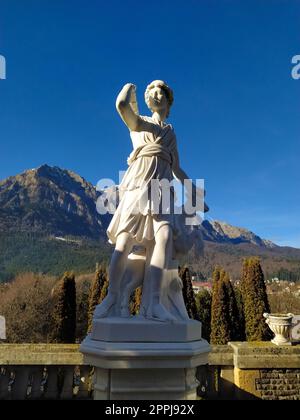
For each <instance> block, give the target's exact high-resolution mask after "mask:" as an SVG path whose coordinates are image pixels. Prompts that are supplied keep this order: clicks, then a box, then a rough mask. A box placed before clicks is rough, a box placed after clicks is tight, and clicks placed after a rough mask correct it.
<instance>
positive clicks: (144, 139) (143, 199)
mask: <svg viewBox="0 0 300 420" xmlns="http://www.w3.org/2000/svg"><path fill="white" fill-rule="evenodd" d="M145 100H146V104H147V106H148V108H149V109H150V110H151V112H152V117H146V116H140V115H139V113H138V105H137V100H136V87H135V85H133V84H131V83H128V84H126V85H125V86H124V87H123V89H122V90H121V92H120V93H119V95H118V98H117V101H116V107H117V110H118V112H119V114H120V116H121V118H122V120H123V121H124V123H125V124H126V126H127V127H128V128H129V131H130V136H131V140H132V143H133V152H132V153H131V155H130V156H129V158H128V165H129V167H128V169H127V171H126V173H125V176H124V178H123V180H122V182H121V184H120V185H119V199H120V200H119V205H118V207H117V210H116V212H115V214H114V216H113V218H112V221H111V223H110V225H109V227H108V230H107V234H108V238H109V240H110V242H111V243H113V244H115V250H114V253H113V256H112V259H111V263H110V269H109V289H108V294H107V297H106V298H105V299H104V301H103V302H102V303H101V304H100V305H98V306H97V307H96V310H95V313H94V319H98V318H104V317H110V316H122V317H128V316H129V309H128V301H129V297H130V294H131V293H132V291H133V290H134V289H135V288H136V287H138V286H140V285H142V287H143V292H142V305H141V310H140V315H141V316H144V317H145V318H148V319H152V320H157V321H162V322H171V321H175V320H176V319H186V318H187V313H186V310H185V307H184V302H183V298H182V283H181V280H180V279H179V278H178V274H177V263H176V256H177V255H178V253H186V252H187V251H188V250H189V249H190V248H191V247H192V246H193V244H196V246H197V247H198V251H201V249H202V244H203V242H202V238H201V232H200V230H199V229H198V226H197V227H195V226H187V225H186V223H185V216H186V215H185V214H175V213H176V211H174V201H175V200H174V191H173V190H172V189H171V190H170V203H169V207H168V208H169V211H165V208H164V207H163V206H162V202H161V201H159V203H158V204H159V205H158V211H157V208H156V207H155V206H156V205H157V203H153V197H152V195H151V194H150V192H151V185H152V184H151V182H152V180H159V181H160V182H161V181H162V180H168V181H172V180H174V178H176V179H177V180H179V181H180V182H181V183H184V180H185V179H188V176H187V174H186V173H185V172H184V171H183V170H182V169H181V167H180V164H179V157H178V151H177V142H176V136H175V132H174V129H173V127H172V126H171V125H170V124H167V123H166V122H165V120H166V119H167V117H168V115H169V112H170V108H171V106H172V103H173V92H172V90H171V89H170V87H169V86H168V85H167V84H166V83H165V82H163V81H161V80H155V81H153V82H152V83H151V84H150V85H148V87H147V89H146V92H145ZM159 185H160V184H159ZM198 192H199V190H198ZM200 193H203V191H201V192H200ZM158 196H159V197H160V198H159V200H161V195H160V193H159V194H158ZM154 207H155V208H156V211H154ZM205 210H206V211H207V207H206V208H205ZM165 213H166V214H165Z"/></svg>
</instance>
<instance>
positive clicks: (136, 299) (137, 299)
mask: <svg viewBox="0 0 300 420" xmlns="http://www.w3.org/2000/svg"><path fill="white" fill-rule="evenodd" d="M130 300H131V302H130V313H131V315H138V314H139V312H140V306H141V301H142V288H141V287H138V288H137V289H135V291H134V293H133V295H132V298H131V299H130Z"/></svg>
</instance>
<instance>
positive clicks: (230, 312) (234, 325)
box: [223, 272, 243, 341]
mask: <svg viewBox="0 0 300 420" xmlns="http://www.w3.org/2000/svg"><path fill="white" fill-rule="evenodd" d="M223 282H224V285H225V292H226V306H227V316H228V325H229V332H230V341H240V340H242V339H243V331H241V327H242V326H241V325H240V317H239V310H238V306H237V301H236V295H235V291H234V288H233V286H232V283H231V281H230V277H229V274H228V273H226V272H224V274H223Z"/></svg>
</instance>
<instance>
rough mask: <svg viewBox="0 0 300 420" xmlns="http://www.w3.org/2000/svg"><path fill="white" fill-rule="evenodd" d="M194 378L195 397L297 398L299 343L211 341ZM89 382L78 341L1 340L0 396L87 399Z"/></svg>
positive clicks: (88, 369) (299, 389)
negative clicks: (219, 343) (196, 384)
mask: <svg viewBox="0 0 300 420" xmlns="http://www.w3.org/2000/svg"><path fill="white" fill-rule="evenodd" d="M197 377H198V380H199V388H198V395H199V398H204V399H237V400H238V399H266V400H267V399H271V400H276V399H278V400H292V399H293V400H300V345H293V346H285V347H284V346H282V347H279V346H275V345H274V344H272V343H269V342H268V343H261V342H260V343H256V342H254V343H230V344H229V345H227V346H212V351H211V353H210V354H209V363H208V365H206V366H201V367H200V368H198V372H197ZM92 383H93V370H92V368H91V367H89V366H85V365H84V364H83V357H82V355H81V353H80V352H79V346H78V345H76V344H70V345H69V344H0V400H1V399H2V400H3V399H58V398H60V399H72V398H78V399H90V398H92V388H93V386H92Z"/></svg>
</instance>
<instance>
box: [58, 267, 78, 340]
mask: <svg viewBox="0 0 300 420" xmlns="http://www.w3.org/2000/svg"><path fill="white" fill-rule="evenodd" d="M53 320H54V326H53V339H54V341H56V342H57V343H75V332H76V284H75V276H74V274H72V273H68V272H67V273H65V274H64V276H63V278H62V279H61V280H60V282H59V284H58V285H57V287H56V290H55V308H54V314H53Z"/></svg>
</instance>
